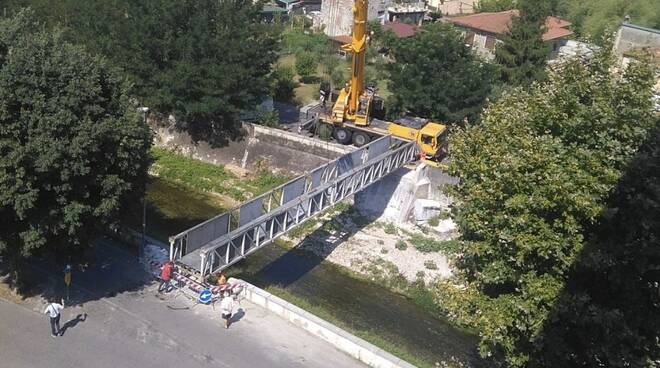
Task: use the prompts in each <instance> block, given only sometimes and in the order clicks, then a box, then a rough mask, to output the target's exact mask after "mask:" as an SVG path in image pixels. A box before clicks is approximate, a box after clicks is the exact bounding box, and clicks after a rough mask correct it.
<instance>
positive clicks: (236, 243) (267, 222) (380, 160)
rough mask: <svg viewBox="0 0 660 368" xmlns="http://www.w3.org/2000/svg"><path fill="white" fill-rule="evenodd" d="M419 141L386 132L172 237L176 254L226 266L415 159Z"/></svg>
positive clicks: (203, 266)
mask: <svg viewBox="0 0 660 368" xmlns="http://www.w3.org/2000/svg"><path fill="white" fill-rule="evenodd" d="M416 152H417V148H416V145H415V143H414V142H404V141H401V140H398V139H396V138H394V137H392V136H385V137H382V138H379V139H378V140H375V141H373V142H372V143H370V144H368V145H366V146H364V147H362V148H360V149H358V150H356V151H354V152H351V153H348V154H346V155H344V156H342V157H340V158H338V159H336V160H334V161H332V162H329V163H328V164H325V165H322V166H320V167H318V168H316V169H314V170H312V171H311V172H309V173H308V174H306V175H302V176H300V177H298V178H295V179H293V180H291V181H290V182H288V183H286V184H284V185H282V186H280V187H278V188H275V189H273V190H271V191H269V192H267V193H265V194H263V195H261V196H258V197H256V198H253V199H251V200H249V201H246V202H244V203H243V204H241V205H239V206H238V207H236V208H235V209H233V210H231V211H229V212H226V213H223V214H221V215H219V216H216V217H214V218H212V219H210V220H207V221H205V222H203V223H201V224H199V225H196V226H194V227H192V228H190V229H188V230H186V231H184V232H182V233H180V234H178V235H175V236H173V237H170V259H173V260H177V261H179V262H181V263H184V264H186V265H188V266H189V267H191V268H193V269H195V270H197V271H198V272H200V273H201V275H202V276H205V275H208V274H211V273H214V272H217V271H221V270H223V269H225V268H227V267H229V266H231V265H233V264H234V263H236V262H238V261H239V260H241V259H243V258H245V257H246V256H248V255H249V254H251V253H253V252H255V251H256V250H257V249H260V248H261V247H263V246H265V245H267V244H269V243H271V242H272V241H273V240H275V239H277V238H278V237H280V236H282V235H284V234H286V233H287V232H288V231H290V230H292V229H294V228H296V227H297V226H298V225H300V224H302V223H303V222H305V221H307V220H309V219H310V218H312V217H314V216H316V215H318V214H319V213H321V212H323V211H324V210H325V209H327V208H329V207H332V206H334V205H335V204H336V203H338V202H340V201H342V200H343V199H345V198H347V197H349V196H351V195H353V194H355V193H357V192H359V191H360V190H362V189H364V188H366V187H367V186H369V185H371V184H373V183H375V182H376V181H378V180H380V179H382V178H383V177H385V176H386V175H388V174H389V173H391V172H393V171H395V170H396V169H398V168H400V167H402V166H404V165H406V164H407V163H409V162H411V161H413V160H414V159H415V156H416Z"/></svg>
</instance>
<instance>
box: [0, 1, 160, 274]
mask: <svg viewBox="0 0 660 368" xmlns="http://www.w3.org/2000/svg"><path fill="white" fill-rule="evenodd" d="M128 92H129V85H128V84H127V83H126V81H125V79H124V78H122V77H121V76H119V75H118V74H117V73H116V71H115V70H113V69H112V68H111V67H109V66H108V64H107V62H105V61H104V60H102V59H100V58H98V57H93V56H90V55H89V54H87V53H86V52H85V51H84V50H83V49H82V48H81V47H77V46H74V45H71V44H69V43H67V42H65V41H64V40H63V37H62V33H61V32H60V31H58V30H55V31H50V30H43V26H42V25H41V24H39V23H37V22H36V21H35V20H34V19H33V17H32V13H31V12H30V11H23V12H20V13H19V14H18V15H16V16H15V17H13V18H11V19H3V20H0V218H2V221H0V252H2V253H3V254H5V255H7V256H8V257H9V259H10V260H11V261H12V264H13V266H14V271H15V276H18V274H19V268H18V267H17V266H18V265H19V264H20V260H21V259H22V258H24V257H28V256H31V255H34V254H37V253H38V252H41V251H43V250H56V251H58V252H59V253H67V254H69V255H75V254H77V253H79V252H80V251H81V250H82V249H84V248H85V247H86V246H88V244H89V241H90V240H91V239H93V237H95V235H96V234H98V232H99V230H100V229H103V228H106V227H108V226H111V225H113V224H115V223H116V222H117V221H118V218H119V215H120V213H121V211H122V209H125V208H126V206H127V204H129V203H130V202H132V201H135V200H139V198H141V197H142V193H143V192H144V187H145V180H146V177H147V168H148V166H149V164H150V154H149V149H150V146H151V133H150V130H149V127H148V126H146V124H144V123H143V122H142V119H141V118H140V116H139V114H138V113H137V111H136V106H135V104H134V103H133V102H131V98H130V96H129V93H128Z"/></svg>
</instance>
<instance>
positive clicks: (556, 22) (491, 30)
mask: <svg viewBox="0 0 660 368" xmlns="http://www.w3.org/2000/svg"><path fill="white" fill-rule="evenodd" d="M517 15H518V12H517V11H516V10H508V11H503V12H494V13H488V12H485V13H478V14H472V15H466V16H461V17H455V18H450V19H449V20H448V21H449V22H451V23H453V24H454V25H456V26H457V27H459V28H461V29H463V30H464V34H465V42H466V43H467V44H469V45H471V46H472V48H473V49H474V50H475V52H476V53H477V54H479V55H481V56H482V57H484V58H485V59H486V60H492V59H494V58H495V47H496V46H497V44H499V43H501V42H502V41H501V40H502V36H503V35H504V34H506V33H507V32H508V31H509V27H510V26H511V21H512V19H513V17H516V16H517ZM570 25H571V23H570V22H568V21H566V20H564V19H561V18H558V17H552V16H551V17H548V18H547V19H546V23H545V33H544V34H543V41H545V42H546V43H548V44H550V46H551V47H550V49H551V51H550V54H549V55H548V58H549V59H552V58H554V57H555V56H556V54H557V52H558V51H559V48H560V47H561V46H562V45H563V44H565V43H566V41H567V38H568V36H570V35H572V34H573V31H571V30H570V29H569V28H568V27H569V26H570Z"/></svg>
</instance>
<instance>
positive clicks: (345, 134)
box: [332, 128, 351, 144]
mask: <svg viewBox="0 0 660 368" xmlns="http://www.w3.org/2000/svg"><path fill="white" fill-rule="evenodd" d="M332 136H333V137H334V138H335V139H336V140H337V142H339V143H341V144H349V143H350V142H351V131H350V130H348V129H344V128H335V131H334V132H333V133H332Z"/></svg>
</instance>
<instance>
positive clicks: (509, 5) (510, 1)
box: [476, 0, 518, 13]
mask: <svg viewBox="0 0 660 368" xmlns="http://www.w3.org/2000/svg"><path fill="white" fill-rule="evenodd" d="M517 7H518V0H479V2H478V3H477V6H476V10H477V12H478V13H481V12H500V11H504V10H511V9H516V8H517Z"/></svg>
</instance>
